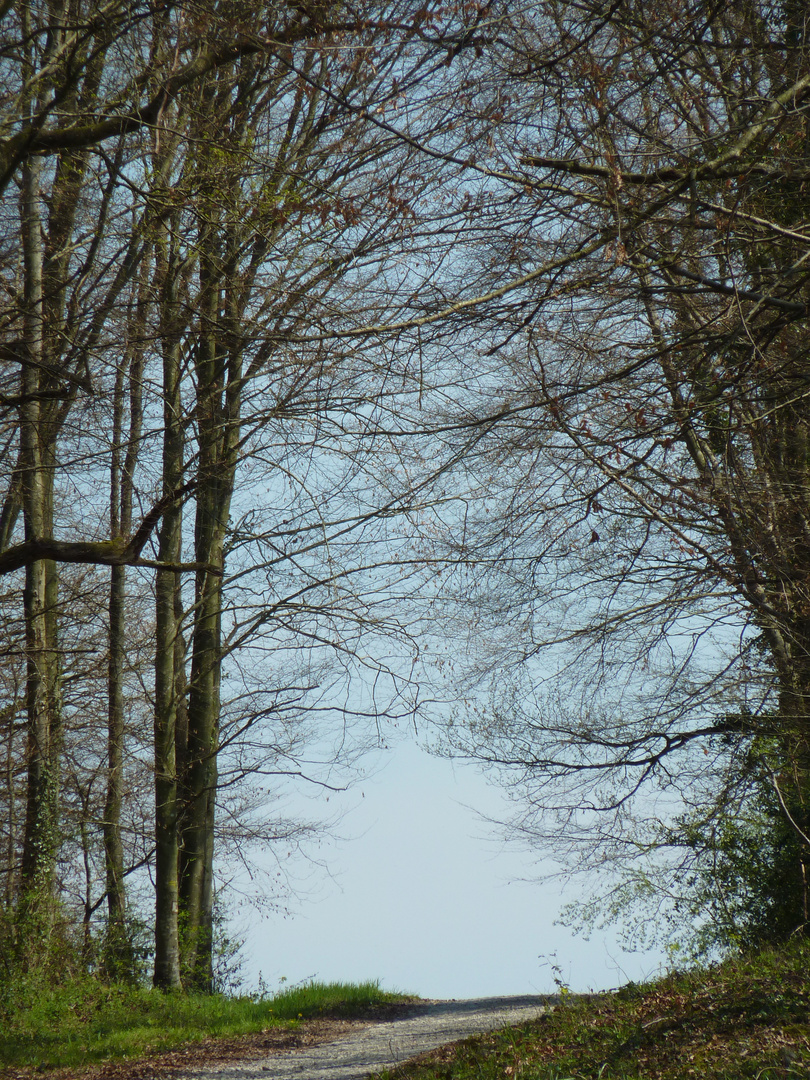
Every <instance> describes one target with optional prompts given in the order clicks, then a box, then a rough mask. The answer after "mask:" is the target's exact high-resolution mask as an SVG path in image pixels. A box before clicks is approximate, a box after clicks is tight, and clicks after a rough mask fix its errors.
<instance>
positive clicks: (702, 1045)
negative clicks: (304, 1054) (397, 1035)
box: [380, 942, 810, 1080]
mask: <svg viewBox="0 0 810 1080" xmlns="http://www.w3.org/2000/svg"><path fill="white" fill-rule="evenodd" d="M693 1077H694V1078H695V1080H798V1078H799V1077H803V1078H805V1080H807V1078H808V1077H810V943H807V942H798V943H794V944H793V945H792V946H791V947H790V948H785V949H781V950H774V951H768V952H763V953H762V954H761V955H759V956H756V957H750V958H745V959H735V960H732V961H728V962H726V963H724V964H722V965H718V966H717V967H714V968H710V969H707V970H702V971H692V972H688V973H685V974H673V975H669V976H667V977H666V978H663V979H660V980H658V981H656V982H653V983H650V984H647V985H644V986H634V985H630V986H628V987H625V988H624V989H623V990H620V991H618V992H615V993H611V994H603V995H594V996H590V997H579V996H575V995H566V994H563V1000H562V1002H561V1004H560V1005H559V1006H558V1007H557V1008H556V1009H555V1010H554V1011H552V1012H551V1013H549V1014H548V1015H547V1016H545V1017H543V1018H541V1019H540V1020H537V1021H534V1022H533V1023H531V1024H528V1025H526V1026H522V1027H519V1028H511V1029H506V1030H505V1031H501V1032H495V1033H492V1034H490V1035H486V1036H481V1037H479V1038H476V1039H468V1040H465V1041H464V1042H463V1043H460V1044H457V1045H456V1046H454V1047H451V1048H449V1049H443V1050H440V1051H437V1052H435V1053H434V1054H431V1055H427V1056H426V1059H425V1060H423V1062H422V1063H420V1064H410V1065H404V1066H402V1067H401V1068H399V1069H397V1070H396V1071H394V1072H388V1073H383V1074H381V1078H380V1080H451V1078H452V1080H473V1078H474V1080H630V1078H632V1080H653V1078H654V1080H684V1078H685V1080H690V1078H693Z"/></svg>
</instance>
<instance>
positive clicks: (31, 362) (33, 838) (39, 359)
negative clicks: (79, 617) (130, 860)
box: [20, 160, 59, 929]
mask: <svg viewBox="0 0 810 1080" xmlns="http://www.w3.org/2000/svg"><path fill="white" fill-rule="evenodd" d="M21 218H22V226H23V228H22V235H23V261H24V272H25V285H24V302H25V315H24V333H25V349H26V358H25V363H24V364H23V368H22V377H21V395H20V396H21V400H22V404H21V407H20V460H21V463H22V466H23V469H22V475H23V483H22V495H23V512H24V521H25V536H26V539H40V538H43V537H47V536H49V535H51V528H52V488H53V468H52V466H53V461H52V457H53V454H52V449H51V448H47V449H46V451H45V453H43V445H42V443H43V436H46V430H45V425H44V423H43V417H42V414H41V404H40V400H39V393H38V392H39V388H40V381H41V372H42V370H43V364H44V328H43V322H44V320H43V294H42V267H43V254H42V237H41V215H40V208H39V164H38V162H37V161H35V160H32V161H30V162H28V163H27V164H26V166H25V168H24V170H23V184H22V195H21ZM57 590H58V579H57V573H56V567H55V565H54V564H53V563H49V562H46V561H38V562H34V563H31V564H29V565H28V566H27V567H26V572H25V586H24V590H23V607H24V613H25V627H26V666H27V679H26V711H27V717H28V745H27V797H26V819H25V831H24V838H23V851H22V863H21V889H20V891H21V900H22V903H23V910H24V911H25V912H27V913H28V914H34V913H39V915H44V914H45V913H46V912H47V911H48V909H49V907H50V901H51V898H52V889H53V873H54V862H55V858H56V851H57V846H58V836H57V830H58V788H59V776H58V729H59V725H58V714H59V664H58V655H57V641H56V600H57ZM41 929H44V927H42V928H41Z"/></svg>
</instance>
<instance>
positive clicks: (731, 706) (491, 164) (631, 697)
mask: <svg viewBox="0 0 810 1080" xmlns="http://www.w3.org/2000/svg"><path fill="white" fill-rule="evenodd" d="M806 33H807V29H806V23H805V12H804V9H803V8H802V7H801V6H800V5H794V4H792V3H790V2H787V3H784V4H782V3H770V2H761V3H760V2H754V3H748V4H745V5H742V6H740V5H737V4H730V3H720V4H714V5H707V4H704V3H702V2H701V3H688V4H686V5H682V4H676V3H667V2H664V3H663V4H658V5H656V6H655V7H649V6H648V5H646V4H640V3H632V2H628V3H618V4H614V5H611V6H610V7H608V8H606V7H604V5H601V4H591V3H587V2H586V3H584V4H569V3H544V4H540V5H533V6H531V7H528V6H525V7H522V8H520V9H519V10H518V9H513V10H512V11H510V17H509V27H508V29H507V28H505V27H504V28H503V30H502V32H501V33H500V36H499V39H498V42H497V44H496V45H495V46H493V48H492V51H491V64H492V66H491V68H490V75H489V78H486V79H483V80H482V81H481V83H480V84H479V85H478V87H477V88H476V90H475V91H474V92H471V94H470V97H469V101H468V115H469V117H470V122H471V123H473V122H474V121H475V119H479V118H481V117H483V116H485V115H490V116H493V115H495V116H496V117H497V122H496V123H493V127H492V133H491V145H490V156H489V157H488V158H482V157H478V158H475V159H474V160H473V161H472V162H471V164H470V175H471V176H472V175H473V174H474V173H477V174H478V176H479V177H480V180H479V183H478V196H477V197H478V200H479V223H478V236H479V244H480V250H481V251H482V252H485V253H486V254H485V255H483V256H481V257H480V259H479V262H480V263H483V264H484V265H488V266H491V267H493V270H495V268H496V272H493V273H492V276H491V277H490V284H489V292H488V293H487V291H486V289H485V288H479V290H478V292H479V296H478V297H477V298H475V297H473V296H470V298H469V300H468V301H466V303H467V304H468V307H467V308H466V310H465V312H460V310H459V305H456V309H455V312H454V313H453V318H454V319H455V320H456V321H457V322H458V320H460V319H462V318H466V319H467V321H468V322H470V321H472V319H473V314H472V313H473V312H474V313H475V315H474V317H475V319H476V320H477V325H478V327H479V331H478V332H479V335H480V340H482V342H483V343H482V344H480V345H479V350H478V356H479V358H480V360H479V367H478V373H477V375H476V379H475V382H474V383H473V384H472V385H468V387H467V393H466V396H465V399H464V400H462V401H457V402H455V403H454V404H455V408H454V409H452V410H448V415H447V417H446V427H445V432H446V434H445V439H446V441H447V443H448V446H449V452H450V453H451V454H452V455H454V456H455V457H456V458H457V459H459V460H461V461H462V462H463V472H462V471H459V476H460V477H461V476H463V477H464V479H465V482H466V493H467V495H466V499H465V500H464V501H463V517H462V516H458V517H457V518H456V519H455V520H454V522H453V523H452V532H453V535H452V537H451V542H450V544H449V552H450V555H451V556H452V557H454V558H455V559H456V560H457V566H458V571H457V587H456V603H457V604H458V605H459V609H460V611H461V612H462V613H463V616H464V618H465V620H466V621H467V623H468V625H469V626H471V627H472V633H471V635H470V637H471V639H472V638H475V637H478V636H480V637H481V638H483V639H484V640H485V641H486V642H487V643H488V645H489V652H488V653H487V652H485V651H484V650H483V649H482V648H480V647H478V648H477V649H476V655H477V658H478V666H477V669H476V671H475V672H468V678H471V677H473V675H474V677H475V679H476V680H477V685H478V687H479V695H480V687H481V685H482V684H483V685H486V684H487V683H489V686H490V696H489V699H488V700H487V701H486V703H485V704H482V703H481V698H480V696H478V697H477V698H476V697H473V698H472V699H471V700H470V703H469V704H467V703H466V702H465V704H464V706H463V707H462V709H460V710H457V714H456V721H455V723H453V724H452V725H451V726H450V728H449V732H448V742H449V747H450V749H451V750H452V752H456V753H461V754H466V755H469V756H471V757H473V758H476V759H478V760H481V761H483V762H485V763H487V764H489V765H491V766H492V767H493V768H495V769H498V770H500V771H501V773H502V775H503V777H504V779H505V781H506V782H507V784H509V785H510V786H511V788H512V790H513V791H514V793H515V795H516V796H517V797H518V799H519V800H520V805H521V806H522V811H520V812H519V814H518V819H517V821H516V823H515V828H516V830H517V831H518V834H519V835H521V836H523V837H524V838H527V837H528V838H529V839H531V840H532V841H540V842H542V843H545V844H546V845H547V846H551V847H552V848H554V849H555V850H556V851H557V853H558V854H559V855H560V856H561V857H562V858H564V859H565V858H567V857H570V858H571V859H573V860H574V861H576V860H578V859H584V862H585V865H587V866H590V867H593V866H594V865H595V864H596V865H600V866H609V867H614V866H616V865H617V862H619V861H620V860H624V861H625V863H626V865H629V866H630V867H631V868H632V867H633V866H634V865H636V864H637V863H638V862H639V861H640V860H643V859H646V858H647V857H648V856H649V855H650V854H651V853H653V852H655V851H656V850H661V845H662V844H664V843H665V842H666V837H667V835H670V836H671V835H672V833H668V831H667V828H664V825H666V823H667V822H669V823H670V824H671V823H672V822H673V821H674V820H675V819H678V818H682V819H684V820H686V819H688V818H693V817H694V818H699V819H700V820H701V821H702V822H703V826H701V827H705V828H709V821H708V817H707V815H708V812H709V811H710V809H711V808H714V810H715V811H716V813H718V814H720V813H722V808H723V807H728V806H730V805H732V804H734V803H735V800H736V794H735V793H739V792H742V791H743V790H749V791H750V777H751V773H752V770H754V771H755V772H756V773H757V775H758V776H759V777H761V778H765V779H767V782H768V784H769V787H770V791H771V793H772V798H773V799H775V800H776V801H777V802H778V803H779V804H780V806H781V807H782V812H783V814H785V817H784V820H785V823H786V826H787V828H789V829H790V830H791V831H792V833H793V837H794V842H795V844H796V849H795V858H796V859H797V868H796V876H797V880H799V881H801V882H804V884H803V885H802V888H803V889H804V902H803V905H802V904H800V905H799V912H800V913H801V911H802V910H804V911H806V909H807V884H806V880H807V878H806V868H807V864H808V860H810V847H809V846H808V835H810V817H809V816H808V814H809V813H810V804H808V798H810V788H809V787H808V782H809V781H810V758H809V757H808V751H810V742H808V737H809V732H808V715H810V709H809V708H808V706H809V705H810V668H808V658H810V637H808V630H809V629H810V624H808V621H807V611H808V610H810V609H809V608H808V591H807V590H808V581H810V563H809V562H808V558H809V557H810V548H808V535H809V534H808V520H809V519H808V498H809V497H810V489H809V488H808V478H809V474H808V465H809V464H810V462H809V461H808V420H807V361H806V354H807V314H808V269H807V259H808V234H807V216H806V213H805V201H806V200H805V186H806V184H807V183H808V178H809V177H810V173H809V172H808V150H807V147H808V142H807V139H808V127H807V123H808V115H807V114H808V90H810V68H809V67H808V53H807V39H806ZM470 183H472V180H471V181H470ZM496 274H497V276H496ZM468 295H469V294H468ZM447 317H448V318H449V316H447ZM493 358H494V362H493ZM496 365H497V368H499V369H500V370H496ZM475 391H477V393H476V392H475ZM493 398H494V399H495V401H494V403H493ZM459 502H460V503H461V502H462V500H461V489H460V488H459ZM459 537H461V539H460V540H459V539H458V538H459ZM505 663H510V664H511V665H512V671H513V678H511V679H510V680H508V681H506V680H505V678H504V675H503V665H504V664H505ZM456 685H458V683H456ZM684 815H685V818H684ZM681 866H682V864H681V863H679V862H678V861H677V860H676V861H675V863H674V865H672V872H673V873H674V874H676V875H677V873H678V872H679V867H681ZM794 921H795V922H796V924H797V925H799V924H801V925H802V926H806V918H805V916H804V915H801V914H799V915H797V916H796V918H795V920H794Z"/></svg>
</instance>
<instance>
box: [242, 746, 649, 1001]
mask: <svg viewBox="0 0 810 1080" xmlns="http://www.w3.org/2000/svg"><path fill="white" fill-rule="evenodd" d="M379 764H380V766H381V767H380V768H379V769H378V771H376V772H375V774H374V775H373V776H372V777H370V778H369V779H368V780H366V781H364V782H362V783H360V784H359V785H358V786H356V787H355V788H354V789H353V790H352V791H351V792H350V793H347V794H346V796H344V797H343V798H344V802H345V805H347V806H353V807H354V809H353V810H352V811H351V813H350V814H348V815H347V817H346V818H345V819H344V821H343V823H342V826H341V828H342V831H343V833H344V834H346V835H350V836H352V837H353V838H352V839H349V840H346V841H345V842H342V843H340V844H338V845H336V846H333V847H331V848H330V849H329V850H328V851H326V852H324V855H325V857H326V858H327V861H328V863H329V866H330V869H331V870H332V872H333V874H334V876H335V880H334V881H330V880H329V879H328V878H327V877H326V875H323V879H322V881H321V886H322V887H321V888H320V889H319V893H320V895H319V897H317V898H316V899H314V900H312V901H308V902H307V901H304V902H302V903H301V904H299V905H297V913H296V914H294V915H292V916H291V917H287V918H284V917H282V916H280V915H279V916H272V917H269V918H265V919H261V920H259V919H258V918H257V919H254V920H253V921H252V923H251V925H250V927H249V929H248V933H247V938H248V940H247V945H246V948H245V953H246V956H247V963H246V966H245V974H246V976H247V977H248V981H249V983H252V984H253V985H255V983H256V980H257V978H258V974H259V972H261V974H262V977H263V979H264V981H265V983H266V984H267V985H268V987H269V988H270V989H271V990H274V989H276V988H277V986H278V983H279V980H280V979H281V977H282V976H284V977H286V979H287V980H288V982H289V983H296V982H299V981H301V980H304V979H307V978H309V977H314V978H317V979H319V980H322V981H332V980H336V981H337V980H347V981H360V980H364V979H368V978H376V979H379V980H380V982H381V983H382V985H383V986H384V987H386V988H396V989H400V990H407V991H411V992H414V993H417V994H419V995H421V996H422V997H427V998H466V997H485V996H490V995H499V994H531V993H544V992H547V991H553V990H554V983H553V977H552V973H551V971H550V968H549V966H548V965H549V961H550V960H551V959H552V956H553V954H556V960H555V962H556V963H557V964H558V965H559V967H560V969H561V972H562V977H563V979H564V980H565V982H566V983H567V984H568V985H569V986H570V988H571V989H572V990H575V991H585V990H600V989H607V988H610V987H615V986H618V985H621V984H622V983H624V982H627V981H628V980H629V979H633V980H640V979H643V978H646V977H648V976H650V975H653V974H654V973H655V972H656V970H657V969H658V967H659V964H660V960H661V957H660V956H659V955H657V954H655V955H654V954H638V953H632V954H628V953H624V952H622V950H621V947H620V946H619V944H618V942H617V940H616V937H615V935H613V934H611V933H604V932H600V933H597V934H594V935H593V936H592V938H591V940H590V941H585V940H584V939H583V938H581V937H577V936H575V935H572V934H571V933H570V932H569V931H568V930H566V929H565V928H564V927H561V926H555V925H554V919H555V917H556V915H557V913H558V911H559V908H560V906H561V904H562V903H563V902H564V900H570V899H573V898H575V897H576V896H577V895H578V893H581V892H582V890H583V884H582V883H579V884H577V885H574V886H570V885H569V886H568V890H567V892H566V895H565V897H564V898H562V897H561V893H560V890H561V885H560V884H559V883H558V882H551V883H548V882H546V883H536V882H535V883H526V882H525V880H521V879H525V878H527V877H531V876H532V875H534V876H535V877H536V876H537V874H538V867H537V865H536V864H535V862H534V861H533V859H532V857H531V856H529V855H528V854H526V853H520V852H518V851H516V850H515V849H512V848H509V847H504V846H503V845H502V844H499V843H498V842H496V840H495V839H494V838H493V837H494V833H493V831H492V830H491V829H489V828H488V827H487V825H486V824H485V823H483V822H482V821H481V820H480V819H479V818H478V817H477V815H476V813H475V810H474V809H470V808H468V807H473V808H475V809H477V810H478V811H479V812H482V813H484V814H485V815H488V816H490V817H497V816H498V815H499V814H503V813H504V812H505V807H506V801H505V798H504V796H503V794H502V793H501V792H500V791H499V790H498V789H497V788H496V787H494V786H493V785H492V784H490V783H488V782H487V781H486V779H485V778H484V777H483V776H482V775H481V773H480V772H479V771H478V770H476V769H475V768H472V767H469V766H460V765H458V764H454V763H452V762H449V761H446V760H442V759H437V758H434V757H431V756H430V755H428V754H427V753H425V752H424V751H423V750H421V749H420V748H419V747H418V746H417V745H416V744H415V743H414V742H413V741H411V742H408V741H403V742H401V743H399V744H398V745H396V746H395V747H394V748H393V749H392V750H390V751H388V752H387V754H386V755H384V756H383V757H381V758H380V762H379ZM311 809H312V807H311V804H310V805H309V807H308V810H307V812H309V813H311ZM487 834H489V836H487Z"/></svg>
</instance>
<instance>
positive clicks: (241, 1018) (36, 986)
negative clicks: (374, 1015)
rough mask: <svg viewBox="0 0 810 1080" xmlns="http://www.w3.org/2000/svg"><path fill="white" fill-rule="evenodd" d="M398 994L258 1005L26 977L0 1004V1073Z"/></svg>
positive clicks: (129, 1051) (293, 1019)
mask: <svg viewBox="0 0 810 1080" xmlns="http://www.w3.org/2000/svg"><path fill="white" fill-rule="evenodd" d="M402 1000H406V998H405V996H404V995H402V994H393V993H387V992H385V991H383V990H380V988H379V985H378V984H377V983H376V982H369V983H363V984H359V985H356V984H350V985H344V984H341V983H329V984H323V983H311V984H308V985H306V986H302V987H297V988H294V989H291V990H287V991H285V992H284V993H281V994H278V995H276V996H275V997H273V998H266V999H263V1000H261V1001H257V1000H253V999H251V998H226V997H222V996H218V995H215V996H202V995H185V994H162V993H160V992H159V991H156V990H147V989H137V988H132V987H127V986H102V985H100V984H99V983H98V982H96V981H95V980H93V979H90V978H87V979H83V980H80V981H76V982H72V983H69V984H67V985H64V986H59V987H52V988H49V987H47V986H43V985H42V982H41V981H35V980H31V981H30V982H28V983H20V984H18V985H16V986H14V987H10V988H8V993H7V994H6V995H5V998H4V999H3V1000H0V1069H3V1067H5V1069H4V1071H6V1070H8V1071H11V1070H13V1069H14V1068H19V1067H22V1068H37V1069H43V1068H76V1067H78V1066H81V1065H90V1064H93V1063H94V1062H98V1061H106V1060H117V1059H121V1058H132V1057H139V1056H142V1055H145V1054H149V1053H154V1052H155V1051H159V1050H171V1049H175V1048H177V1047H179V1046H182V1045H184V1044H187V1043H189V1042H195V1041H198V1040H202V1039H208V1038H212V1037H213V1038H223V1039H224V1038H233V1037H236V1036H240V1035H248V1034H251V1033H253V1032H258V1031H264V1030H267V1029H269V1028H272V1027H277V1026H294V1025H296V1024H297V1023H299V1022H300V1021H301V1020H306V1019H310V1018H313V1017H321V1016H340V1017H351V1016H355V1015H362V1014H363V1013H364V1012H365V1011H366V1010H368V1009H370V1008H372V1007H374V1006H378V1005H382V1004H386V1003H389V1002H395V1001H402Z"/></svg>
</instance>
